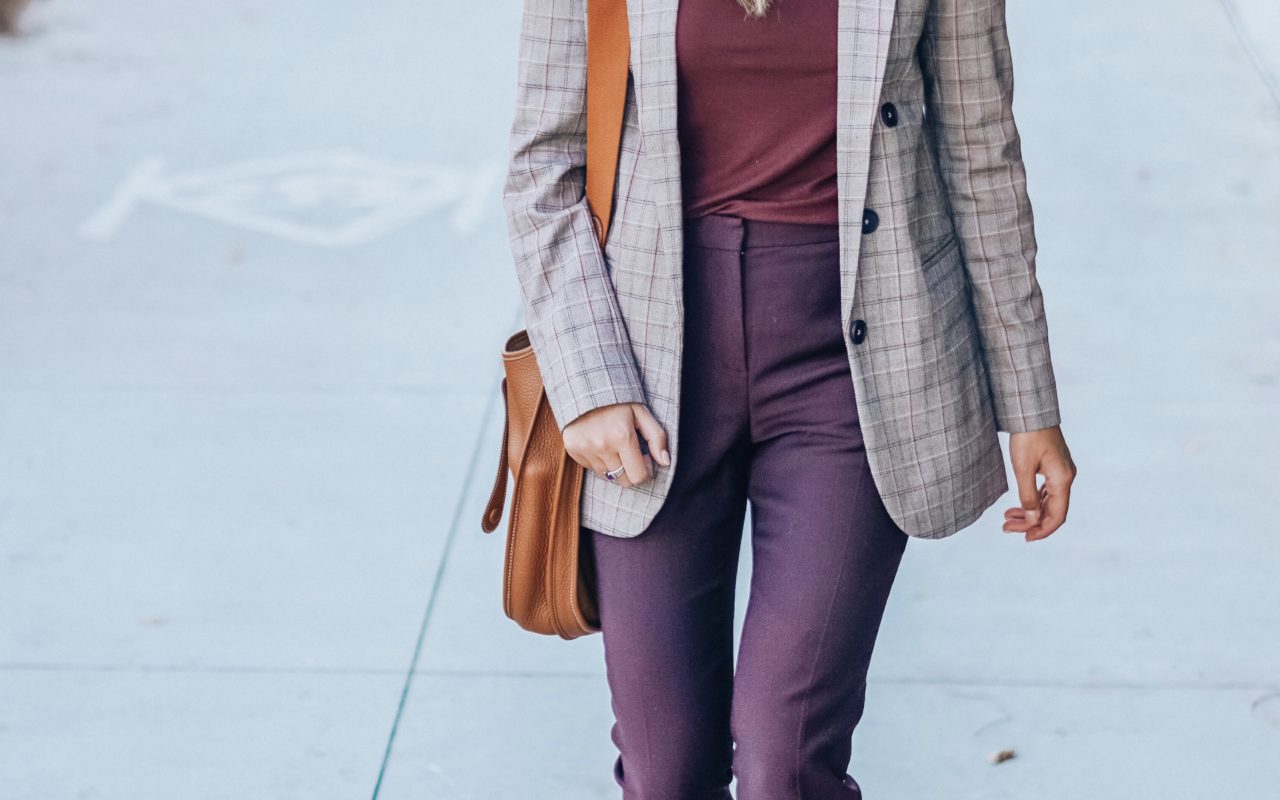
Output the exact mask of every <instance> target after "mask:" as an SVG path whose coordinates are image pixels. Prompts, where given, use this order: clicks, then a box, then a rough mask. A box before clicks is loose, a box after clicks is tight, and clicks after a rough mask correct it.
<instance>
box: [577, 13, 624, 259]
mask: <svg viewBox="0 0 1280 800" xmlns="http://www.w3.org/2000/svg"><path fill="white" fill-rule="evenodd" d="M586 2H587V207H588V208H590V209H591V219H592V222H593V223H594V224H595V227H596V238H598V239H599V240H600V247H601V248H603V247H604V243H605V237H606V236H608V232H609V218H610V217H611V216H612V214H613V185H614V182H615V181H616V180H617V176H618V147H619V145H620V144H621V142H622V111H623V108H624V106H625V104H626V101H627V70H628V65H629V64H630V62H631V34H630V30H629V28H628V26H627V0H586Z"/></svg>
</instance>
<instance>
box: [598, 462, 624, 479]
mask: <svg viewBox="0 0 1280 800" xmlns="http://www.w3.org/2000/svg"><path fill="white" fill-rule="evenodd" d="M626 471H627V469H626V467H624V466H622V465H621V464H619V465H618V468H617V469H611V470H609V471H608V472H606V473H605V474H604V477H605V480H610V481H616V480H618V476H620V475H621V474H622V473H624V472H626Z"/></svg>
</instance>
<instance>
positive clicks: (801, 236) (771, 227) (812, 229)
mask: <svg viewBox="0 0 1280 800" xmlns="http://www.w3.org/2000/svg"><path fill="white" fill-rule="evenodd" d="M683 224H684V240H685V243H686V244H687V245H693V246H697V247H708V248H711V249H714V250H743V249H745V248H748V247H753V246H754V247H771V246H776V245H789V244H816V243H818V242H838V241H840V226H839V225H836V224H833V223H811V222H774V221H771V220H759V219H745V218H743V217H737V216H733V215H729V214H705V215H703V216H700V217H686V218H685V219H684V223H683Z"/></svg>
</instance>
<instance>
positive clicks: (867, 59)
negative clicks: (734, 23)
mask: <svg viewBox="0 0 1280 800" xmlns="http://www.w3.org/2000/svg"><path fill="white" fill-rule="evenodd" d="M716 1H717V2H725V3H728V2H733V0H716ZM837 1H838V2H839V10H838V25H839V34H838V38H837V53H838V56H837V58H838V62H837V91H838V97H837V106H836V147H837V153H836V161H837V169H838V172H839V177H838V191H839V195H840V229H841V240H842V246H841V262H842V263H841V295H842V298H843V301H844V302H843V307H844V311H843V314H844V319H843V321H844V323H845V324H846V327H847V324H848V322H849V315H850V313H851V311H852V301H853V292H854V283H855V280H856V277H857V263H858V256H859V253H860V251H861V240H860V237H861V231H862V210H863V203H864V202H865V200H866V190H867V176H868V172H869V169H868V165H869V159H870V153H871V133H872V130H873V126H874V123H875V113H876V105H877V101H878V100H879V97H880V86H881V83H882V81H883V80H884V71H885V61H886V58H887V56H888V52H889V40H890V36H891V34H892V27H893V15H894V6H895V0H837ZM679 2H680V0H630V2H629V3H628V4H627V17H628V22H629V24H630V31H631V70H632V74H633V77H634V79H635V81H634V82H635V87H636V98H637V103H638V111H639V115H638V119H639V125H640V130H641V132H642V134H643V137H644V147H645V154H646V159H647V162H648V164H649V165H650V169H651V170H652V172H651V178H652V180H653V182H654V190H655V193H656V195H655V201H656V203H657V211H658V220H659V224H660V226H661V228H662V245H663V251H664V254H665V257H666V258H665V260H666V267H667V269H668V271H669V274H670V275H671V276H672V277H673V278H675V279H676V282H675V284H674V285H675V286H676V287H679V286H680V283H679V280H680V278H681V277H682V266H683V259H684V229H683V224H682V205H681V202H682V198H681V187H680V143H679V137H678V131H679V129H678V125H677V120H676V113H677V104H678V93H677V84H676V14H677V12H678V10H679ZM784 2H785V0H784ZM676 302H677V304H678V303H680V299H679V298H676Z"/></svg>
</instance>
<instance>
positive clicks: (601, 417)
mask: <svg viewBox="0 0 1280 800" xmlns="http://www.w3.org/2000/svg"><path fill="white" fill-rule="evenodd" d="M637 429H638V431H639V434H638V435H637ZM563 435H564V449H565V450H566V451H567V452H568V453H569V455H570V456H571V457H572V458H573V460H574V461H577V462H578V463H579V464H581V465H582V466H584V467H586V468H587V469H589V470H591V471H592V472H595V473H596V474H597V475H599V476H600V477H602V478H603V477H604V474H605V472H607V471H609V470H614V469H617V468H618V466H619V465H622V466H624V467H626V472H624V473H622V475H620V476H618V480H617V483H618V485H619V486H634V485H636V484H639V483H644V482H645V481H647V480H649V479H650V478H651V477H653V469H654V467H653V459H654V457H655V455H656V457H657V459H658V461H659V463H661V464H662V465H663V466H671V454H670V453H668V452H667V433H666V431H665V430H663V428H662V425H661V424H660V423H659V422H658V420H656V419H655V418H654V416H653V414H651V413H649V409H648V407H647V406H645V404H644V403H612V404H610V405H607V406H600V407H599V408H593V409H592V410H590V411H588V412H587V413H585V414H583V415H582V416H580V417H578V418H577V419H575V420H574V421H573V422H570V423H569V424H568V425H566V426H565V428H564V431H563ZM640 436H643V437H644V440H645V443H646V444H647V446H648V450H649V452H648V453H642V452H641V451H640V439H639V437H640Z"/></svg>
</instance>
